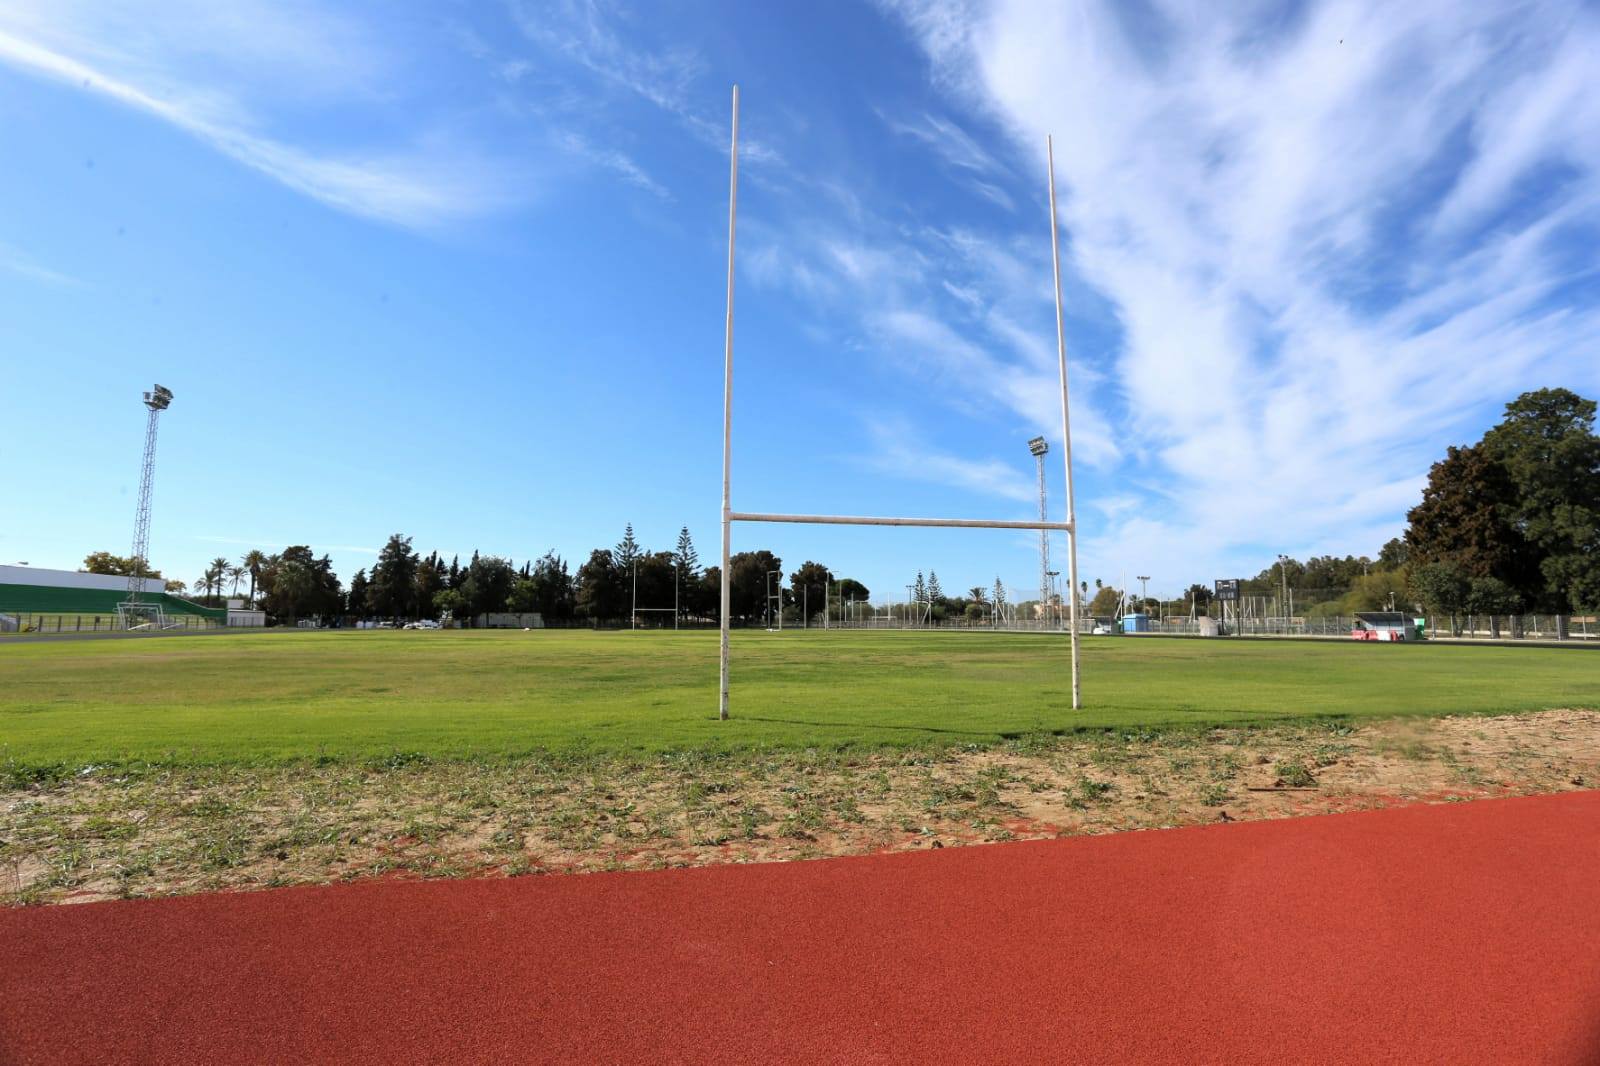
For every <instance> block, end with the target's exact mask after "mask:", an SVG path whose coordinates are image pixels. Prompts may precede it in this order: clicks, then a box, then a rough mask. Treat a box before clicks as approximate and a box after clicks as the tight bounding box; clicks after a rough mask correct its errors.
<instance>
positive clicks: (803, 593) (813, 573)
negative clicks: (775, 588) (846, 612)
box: [789, 559, 833, 616]
mask: <svg viewBox="0 0 1600 1066" xmlns="http://www.w3.org/2000/svg"><path fill="white" fill-rule="evenodd" d="M832 584H833V574H832V573H830V572H829V570H828V568H827V567H826V566H823V565H822V564H821V563H818V562H813V561H812V560H810V559H807V560H806V561H805V562H803V563H801V564H800V568H799V569H798V570H796V571H795V572H794V573H792V574H790V575H789V587H790V588H791V589H793V590H794V598H795V601H796V602H797V603H799V604H800V606H801V608H802V609H803V610H809V611H810V612H811V614H812V615H813V616H815V615H819V614H821V613H822V612H823V609H824V608H825V607H826V606H827V603H828V595H829V593H830V592H831V586H832Z"/></svg>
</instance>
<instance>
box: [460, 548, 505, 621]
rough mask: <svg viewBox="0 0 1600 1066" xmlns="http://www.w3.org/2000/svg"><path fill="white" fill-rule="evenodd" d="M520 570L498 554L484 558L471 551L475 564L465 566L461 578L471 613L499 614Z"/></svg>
mask: <svg viewBox="0 0 1600 1066" xmlns="http://www.w3.org/2000/svg"><path fill="white" fill-rule="evenodd" d="M516 579H517V572H516V570H515V569H514V568H513V567H512V565H511V563H510V562H508V561H507V560H505V559H502V558H501V557H500V556H498V555H485V556H482V557H481V558H480V557H479V555H478V553H477V552H473V553H472V564H471V565H470V566H468V567H467V569H466V577H465V578H463V579H462V582H461V588H460V590H459V591H460V592H461V597H462V599H463V601H464V602H465V604H466V608H467V611H468V613H469V614H471V616H472V617H473V618H474V619H476V618H477V617H478V616H479V615H482V614H498V613H500V612H502V611H504V610H505V609H506V601H507V600H509V599H510V598H511V585H512V582H514V581H515V580H516Z"/></svg>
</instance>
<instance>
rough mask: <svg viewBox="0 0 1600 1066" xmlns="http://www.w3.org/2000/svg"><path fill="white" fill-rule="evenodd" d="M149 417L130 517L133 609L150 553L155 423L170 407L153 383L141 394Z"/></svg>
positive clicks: (166, 392)
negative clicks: (135, 508) (135, 506)
mask: <svg viewBox="0 0 1600 1066" xmlns="http://www.w3.org/2000/svg"><path fill="white" fill-rule="evenodd" d="M144 405H145V406H146V407H147V408H149V409H150V418H149V420H148V421H147V422H146V423H145V427H144V465H143V466H142V467H141V468H140V472H139V510H138V512H137V513H136V514H135V515H134V519H133V558H132V559H131V560H129V561H130V562H131V563H132V566H131V567H130V568H129V573H128V600H127V602H128V605H129V607H131V608H133V610H134V611H135V612H136V611H137V609H138V606H139V603H140V600H141V599H142V598H143V596H144V579H145V575H144V571H145V567H146V566H147V565H148V562H147V559H148V555H149V552H150V486H151V483H152V482H153V481H154V479H155V472H156V423H157V421H158V420H159V419H160V417H161V412H162V411H165V410H166V409H167V408H168V407H170V406H172V390H171V389H169V388H167V387H166V386H165V385H157V386H156V387H155V389H154V390H153V391H151V392H147V393H145V394H144Z"/></svg>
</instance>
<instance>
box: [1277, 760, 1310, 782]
mask: <svg viewBox="0 0 1600 1066" xmlns="http://www.w3.org/2000/svg"><path fill="white" fill-rule="evenodd" d="M1273 769H1274V770H1276V771H1277V772H1278V784H1280V785H1282V786H1284V787H1285V788H1315V787H1316V784H1317V779H1316V776H1315V775H1314V774H1312V772H1311V771H1310V769H1308V768H1307V767H1306V764H1305V763H1303V762H1301V761H1300V760H1299V759H1290V760H1288V761H1287V762H1280V763H1279V764H1278V765H1277V766H1274V767H1273Z"/></svg>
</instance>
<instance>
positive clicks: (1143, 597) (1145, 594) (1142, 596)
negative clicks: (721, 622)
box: [1134, 574, 1150, 614]
mask: <svg viewBox="0 0 1600 1066" xmlns="http://www.w3.org/2000/svg"><path fill="white" fill-rule="evenodd" d="M1134 580H1135V581H1137V582H1139V613H1140V614H1143V613H1144V611H1145V602H1146V601H1147V600H1149V599H1150V590H1149V589H1148V588H1147V587H1145V582H1147V581H1149V580H1150V576H1149V575H1148V574H1140V575H1138V576H1137V577H1135V578H1134Z"/></svg>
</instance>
